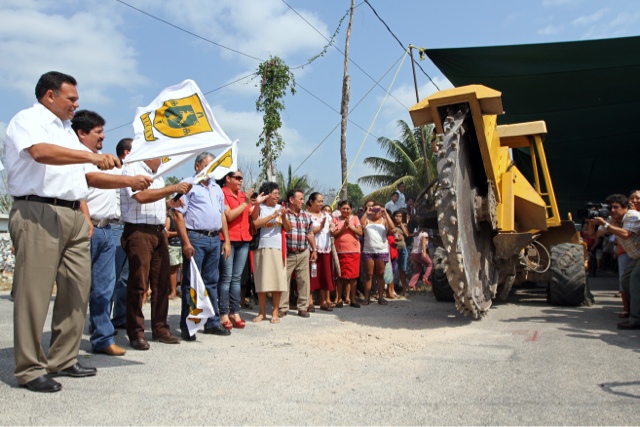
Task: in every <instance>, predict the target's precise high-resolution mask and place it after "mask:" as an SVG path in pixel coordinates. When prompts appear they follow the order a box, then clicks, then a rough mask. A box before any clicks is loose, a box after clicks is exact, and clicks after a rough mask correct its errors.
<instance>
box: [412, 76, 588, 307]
mask: <svg viewBox="0 0 640 427" xmlns="http://www.w3.org/2000/svg"><path fill="white" fill-rule="evenodd" d="M409 113H410V115H411V119H412V121H413V124H414V126H416V127H418V126H423V125H426V124H431V123H433V124H434V125H435V128H436V131H437V133H438V134H439V135H440V140H439V141H438V142H437V143H436V146H437V149H438V151H437V158H438V161H437V168H438V181H437V183H436V184H435V185H433V186H430V187H429V188H428V190H425V191H424V192H423V193H422V194H421V195H420V197H419V198H418V201H417V202H418V215H419V216H420V217H421V219H422V220H423V221H424V222H425V223H426V224H429V218H431V224H432V225H433V226H434V228H435V224H436V223H437V229H438V234H439V237H440V240H441V245H440V247H439V248H438V249H437V250H436V254H435V256H434V273H433V276H432V284H433V286H434V293H435V294H436V297H437V298H438V299H447V298H452V299H454V300H455V302H456V306H457V308H458V310H460V311H461V312H462V313H464V314H467V315H471V316H472V317H474V318H479V317H481V316H483V315H485V314H486V312H487V310H488V309H489V307H490V306H491V302H492V299H493V298H494V297H496V296H497V295H498V294H499V296H500V297H502V298H506V296H507V295H508V293H509V292H510V290H511V287H512V286H513V285H514V284H518V283H522V282H546V283H547V286H548V288H547V289H548V293H547V299H548V301H549V302H550V303H552V304H557V305H580V304H585V303H586V304H589V303H590V302H592V301H593V298H592V296H591V294H590V292H589V289H588V287H587V278H586V251H585V246H584V245H583V244H582V243H581V239H580V236H579V234H578V233H577V232H576V228H575V225H574V223H573V221H571V220H570V219H568V220H562V219H561V218H560V214H559V212H558V205H557V203H556V199H555V195H554V192H553V185H552V183H551V175H550V174H549V168H548V166H547V161H546V157H545V153H544V147H543V138H544V136H545V134H546V133H547V129H546V125H545V123H544V122H543V121H538V122H530V123H520V124H514V125H503V126H498V125H497V115H499V114H503V108H502V99H501V93H500V92H498V91H496V90H493V89H490V88H488V87H486V86H480V85H471V86H464V87H459V88H455V89H449V90H443V91H441V92H438V93H435V94H434V95H432V96H430V97H428V98H426V99H424V100H422V101H421V102H419V103H418V104H416V105H415V106H413V107H412V108H411V109H410V110H409ZM511 149H528V150H529V154H530V156H531V168H532V175H533V176H532V177H531V180H532V182H529V180H528V179H527V178H526V177H525V175H524V174H523V173H522V172H521V171H519V170H518V168H517V167H516V166H515V164H514V162H513V161H512V158H511V155H510V150H511ZM447 283H448V284H447ZM443 286H445V287H446V289H443ZM449 287H450V288H449ZM447 291H448V295H447Z"/></svg>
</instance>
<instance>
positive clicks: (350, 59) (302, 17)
mask: <svg viewBox="0 0 640 427" xmlns="http://www.w3.org/2000/svg"><path fill="white" fill-rule="evenodd" d="M281 1H282V3H284V4H285V5H287V7H289V9H291V10H292V11H293V13H295V14H296V15H298V16H299V17H300V19H302V20H303V21H304V22H306V23H307V24H309V26H310V27H311V28H313V29H314V30H315V31H316V32H317V33H318V34H320V36H321V37H322V38H323V39H325V40H326V41H328V42H330V43H331V46H333V47H334V49H335V50H337V51H338V52H340V53H341V54H342V55H343V56H344V52H343V51H342V50H340V48H339V47H338V46H336V45H335V44H333V42H331V40H329V39H328V38H327V37H326V36H325V35H324V34H322V32H320V30H318V29H317V28H316V27H314V26H313V24H312V23H311V22H309V21H307V19H306V18H305V17H304V16H302V15H301V14H300V13H298V11H297V10H295V9H294V8H293V7H291V6H290V5H289V4H288V3H287V2H286V1H285V0H281ZM360 4H362V3H360ZM358 6H360V5H358ZM358 6H356V7H358ZM403 50H404V48H403ZM349 62H350V63H352V64H353V65H354V66H355V67H356V68H357V69H358V70H360V71H362V72H363V73H364V75H365V76H367V77H369V79H371V81H372V82H376V79H374V78H373V77H371V75H370V74H369V73H367V72H366V71H365V70H364V69H363V68H362V67H361V66H360V65H358V63H357V62H356V61H354V60H353V59H352V58H349ZM376 83H377V82H376ZM377 85H378V86H379V87H380V89H382V90H383V91H385V93H386V94H387V95H389V96H391V98H393V99H394V100H396V102H397V103H398V104H400V105H401V106H402V108H404V109H406V110H408V109H409V107H407V106H406V105H404V104H403V103H402V102H401V101H400V100H399V99H398V98H396V97H395V96H393V95H392V94H390V93H389V92H388V91H387V89H385V88H384V87H382V86H381V85H380V84H379V83H377Z"/></svg>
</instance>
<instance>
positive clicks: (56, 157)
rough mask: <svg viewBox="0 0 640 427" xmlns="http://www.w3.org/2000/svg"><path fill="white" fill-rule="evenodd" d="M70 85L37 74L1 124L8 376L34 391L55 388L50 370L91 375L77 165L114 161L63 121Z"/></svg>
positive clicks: (85, 237) (80, 168) (85, 227)
mask: <svg viewBox="0 0 640 427" xmlns="http://www.w3.org/2000/svg"><path fill="white" fill-rule="evenodd" d="M76 85H77V82H76V80H75V79H74V78H73V77H72V76H69V75H67V74H63V73H60V72H57V71H50V72H48V73H45V74H43V75H42V76H41V77H40V79H39V80H38V83H37V84H36V90H35V95H36V99H37V100H38V102H36V103H35V104H34V105H33V107H31V108H28V109H26V110H22V111H20V112H19V113H18V114H16V115H15V116H14V117H13V119H11V122H10V123H9V126H8V127H7V140H6V150H7V152H6V159H7V171H8V187H9V194H10V195H11V196H13V199H14V203H13V206H12V208H11V213H10V214H9V232H10V235H11V240H12V242H13V245H14V247H15V254H16V266H15V271H14V276H13V291H14V297H15V303H14V316H13V317H14V334H13V336H14V355H15V361H16V369H15V371H14V375H15V376H16V378H17V379H18V383H19V384H20V386H23V387H26V388H28V389H29V390H31V391H35V392H56V391H59V390H61V389H62V386H61V384H60V383H58V382H57V381H55V380H54V379H53V378H52V376H55V375H61V376H70V377H87V376H92V375H95V374H96V369H95V368H87V367H84V366H82V365H80V364H79V363H78V359H77V356H78V350H79V349H80V340H81V338H82V330H83V326H84V322H85V316H86V313H87V300H88V296H89V290H90V287H91V256H90V251H89V239H90V235H89V224H88V222H87V220H86V216H85V213H87V214H88V212H87V209H86V202H84V199H85V197H86V195H87V191H88V188H87V181H86V179H85V175H84V164H85V163H91V164H93V165H95V166H96V167H98V168H99V169H101V170H107V169H112V168H114V167H116V166H117V167H119V166H120V162H119V161H118V159H117V158H116V157H114V156H112V155H110V154H99V153H93V152H89V151H86V150H84V149H82V145H81V144H80V143H79V142H78V138H77V136H76V135H75V133H74V132H73V130H72V129H71V122H70V120H71V118H72V117H73V114H74V112H75V110H76V109H77V108H78V99H79V97H78V91H77V89H76ZM81 209H83V210H84V211H85V213H83V212H82V211H81ZM54 282H55V284H56V285H57V290H56V298H55V302H54V306H53V318H52V322H51V343H50V346H49V351H48V353H47V354H46V355H45V352H44V350H43V349H42V345H41V340H42V331H43V328H44V324H45V321H46V318H47V311H48V309H49V302H50V300H51V294H52V291H53V284H54Z"/></svg>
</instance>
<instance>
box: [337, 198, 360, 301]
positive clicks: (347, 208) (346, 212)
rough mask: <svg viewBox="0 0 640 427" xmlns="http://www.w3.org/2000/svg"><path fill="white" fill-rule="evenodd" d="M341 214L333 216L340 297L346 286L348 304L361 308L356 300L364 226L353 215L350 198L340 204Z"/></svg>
mask: <svg viewBox="0 0 640 427" xmlns="http://www.w3.org/2000/svg"><path fill="white" fill-rule="evenodd" d="M338 209H340V216H339V217H337V218H333V225H334V227H335V229H334V231H333V232H332V233H331V235H332V236H333V238H334V244H335V247H336V252H338V260H339V261H340V281H339V282H338V298H342V291H343V287H344V292H345V295H347V297H348V298H349V300H348V301H346V302H347V304H349V305H350V306H351V307H355V308H360V304H358V301H356V281H357V280H358V277H360V240H359V239H358V237H360V236H362V227H361V226H360V220H359V219H358V217H357V216H356V215H353V206H352V205H351V202H349V201H348V200H343V201H341V202H340V203H339V204H338Z"/></svg>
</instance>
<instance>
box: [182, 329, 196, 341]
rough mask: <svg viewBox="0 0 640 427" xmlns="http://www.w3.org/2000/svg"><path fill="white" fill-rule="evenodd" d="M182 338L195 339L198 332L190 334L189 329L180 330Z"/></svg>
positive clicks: (184, 339)
mask: <svg viewBox="0 0 640 427" xmlns="http://www.w3.org/2000/svg"><path fill="white" fill-rule="evenodd" d="M180 338H182V341H195V340H196V334H193V335H189V331H180Z"/></svg>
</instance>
